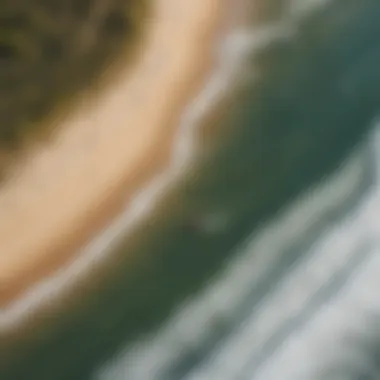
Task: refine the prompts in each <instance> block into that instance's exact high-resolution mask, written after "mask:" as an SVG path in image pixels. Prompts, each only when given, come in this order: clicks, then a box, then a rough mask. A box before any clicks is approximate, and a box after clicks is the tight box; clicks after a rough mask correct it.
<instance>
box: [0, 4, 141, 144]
mask: <svg viewBox="0 0 380 380" xmlns="http://www.w3.org/2000/svg"><path fill="white" fill-rule="evenodd" d="M145 4H146V1H145V0H1V5H0V151H2V150H4V149H5V150H9V149H10V150H13V149H14V148H17V147H19V146H20V144H21V143H22V141H24V140H25V139H27V138H28V137H30V136H33V135H34V133H35V132H36V131H38V130H39V131H40V130H41V128H42V125H44V124H47V123H42V122H43V120H44V119H45V118H46V117H47V116H48V115H50V114H51V113H52V112H53V110H54V109H55V108H56V107H57V106H58V105H60V104H61V103H62V102H63V103H64V102H65V100H70V102H71V101H72V100H75V97H73V95H75V94H78V93H79V92H80V91H81V90H83V89H85V88H87V87H88V86H90V85H92V84H94V83H95V82H96V81H95V78H98V77H99V74H100V73H101V72H102V71H103V70H104V69H105V68H106V67H107V66H108V65H109V64H111V63H112V62H114V60H115V58H116V57H117V56H118V54H119V55H120V53H121V52H125V51H126V50H129V49H124V46H126V44H127V45H128V46H132V45H135V44H133V42H134V41H136V37H137V36H139V31H140V29H141V25H142V18H143V15H144V14H145V13H144V12H145V11H146V7H145ZM48 124H49V125H50V123H48Z"/></svg>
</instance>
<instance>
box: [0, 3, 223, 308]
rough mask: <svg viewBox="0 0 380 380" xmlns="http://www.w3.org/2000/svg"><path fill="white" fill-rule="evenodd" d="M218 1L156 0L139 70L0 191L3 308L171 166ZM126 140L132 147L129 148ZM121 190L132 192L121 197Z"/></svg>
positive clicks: (67, 125)
mask: <svg viewBox="0 0 380 380" xmlns="http://www.w3.org/2000/svg"><path fill="white" fill-rule="evenodd" d="M219 6H220V1H219V0H192V1H191V2H190V1H188V2H178V1H176V0H157V17H156V19H155V20H154V25H153V29H154V31H153V33H152V39H151V40H150V41H149V42H148V44H149V45H148V46H149V48H147V49H146V50H145V52H144V56H143V57H142V61H141V62H139V64H138V66H137V67H136V69H135V71H133V72H132V73H129V72H127V73H125V74H123V75H121V76H120V80H119V82H118V83H117V84H115V85H114V86H112V88H110V89H109V91H108V92H107V93H106V94H104V96H102V99H101V100H102V103H99V104H98V103H97V101H95V102H94V104H90V105H88V107H89V108H90V110H91V115H88V114H87V113H86V107H84V108H83V110H79V112H78V113H77V114H75V115H73V116H72V117H70V118H68V119H66V120H65V121H64V122H63V123H62V124H63V128H62V133H60V135H59V139H57V140H56V141H54V143H51V144H49V146H47V147H46V148H44V149H43V150H42V151H40V152H38V154H35V155H34V156H32V157H31V158H30V159H29V161H28V162H27V164H26V166H25V167H24V168H23V170H22V172H20V175H19V176H18V177H17V178H15V179H14V180H12V181H10V182H8V183H5V184H4V185H3V187H2V188H1V189H0V209H1V210H2V212H1V214H0V251H1V252H6V255H2V256H1V258H0V268H1V270H0V291H1V293H0V305H1V307H2V308H4V306H6V305H7V304H9V303H10V302H11V301H13V300H14V299H15V298H17V296H20V295H21V294H22V292H23V289H26V288H28V287H29V286H30V285H31V284H32V283H34V282H36V281H37V280H39V279H40V278H41V277H44V276H46V275H48V274H49V273H51V272H52V271H53V270H54V268H57V267H58V266H59V265H60V264H62V263H64V262H65V261H67V260H68V259H69V257H68V254H69V252H73V251H74V250H73V248H74V247H78V246H80V245H81V244H83V243H84V242H85V241H86V238H87V237H88V236H90V235H91V234H93V232H94V231H96V230H98V229H99V228H100V227H101V226H102V225H104V220H105V218H109V217H112V214H114V213H115V212H116V210H117V209H118V208H119V207H120V205H123V204H124V203H125V202H126V201H128V198H127V197H128V196H133V195H134V193H136V192H137V190H138V189H139V188H141V187H142V186H143V185H144V184H145V183H146V181H147V180H148V178H150V177H151V176H152V175H153V174H154V173H157V171H160V170H161V169H162V168H163V167H164V166H165V163H167V161H168V159H169V157H168V156H169V154H170V146H171V143H172V139H173V135H174V130H175V129H176V125H174V124H175V122H176V120H175V119H178V117H179V114H180V110H181V109H182V108H183V106H184V103H186V101H187V100H188V98H189V97H190V96H191V94H192V93H193V92H194V87H195V86H196V85H197V84H196V83H194V82H195V78H197V77H199V76H200V74H201V73H202V72H204V71H205V67H204V66H205V64H206V63H207V59H206V60H205V57H206V58H207V56H208V54H205V50H204V49H205V48H207V49H209V43H210V39H213V38H214V31H215V27H216V23H217V20H218V11H217V10H218V7H219ZM173 20H176V22H175V23H173ZM194 23H197V24H198V25H203V27H202V28H194ZM173 36H178V37H177V38H173ZM194 57H199V59H198V60H195V59H194ZM163 89H164V90H163ZM163 91H164V92H163ZM127 113H128V116H127V115H126V114H127ZM126 120H128V121H129V122H130V123H131V125H133V128H130V129H128V128H126ZM126 141H133V148H134V149H131V148H130V147H131V144H129V146H128V149H125V148H124V146H125V145H126V144H125V142H126ZM157 147H159V149H157ZM68 152H70V154H68ZM147 157H148V159H147ZM94 189H96V191H94ZM120 192H122V194H124V197H122V199H120V198H119V199H118V200H115V199H116V198H118V196H117V194H120ZM57 205H59V207H60V209H59V212H57V211H58V209H57ZM83 226H87V227H89V226H90V228H87V227H86V228H84V227H83ZM19 236H22V239H21V238H19ZM53 251H54V255H51V253H52V252H53ZM37 268H42V271H41V270H38V269H37Z"/></svg>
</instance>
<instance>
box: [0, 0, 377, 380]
mask: <svg viewBox="0 0 380 380" xmlns="http://www.w3.org/2000/svg"><path fill="white" fill-rule="evenodd" d="M333 4H334V5H331V6H330V7H329V8H328V9H327V10H326V11H323V12H322V13H320V14H315V15H313V17H311V18H309V19H307V20H305V21H304V23H303V24H302V25H301V26H300V29H299V31H298V34H297V36H296V37H294V38H292V39H291V40H281V41H278V42H276V43H274V44H272V45H269V46H268V47H267V48H266V49H264V50H262V51H261V52H260V53H257V54H255V55H252V57H251V62H252V67H253V65H259V67H261V68H262V74H261V79H260V80H258V81H256V82H255V83H252V85H250V86H244V87H242V88H241V89H240V90H239V91H238V93H237V95H236V96H237V101H236V104H237V105H236V106H235V107H232V108H231V110H230V111H229V112H228V113H227V115H226V116H225V117H224V118H223V119H222V120H219V121H218V122H219V123H220V128H222V129H223V130H225V131H226V132H225V136H223V137H222V138H221V141H220V143H219V144H216V145H215V146H214V147H213V148H212V149H211V148H210V152H209V158H208V159H207V160H206V161H202V162H199V163H196V164H195V165H194V167H193V169H192V171H191V173H189V175H188V176H187V178H186V179H184V180H183V182H182V183H181V184H179V186H178V187H177V188H176V189H174V190H172V192H171V193H170V194H167V196H166V198H165V199H164V201H163V202H162V203H161V204H160V205H159V206H158V208H159V210H158V211H157V217H156V218H155V219H154V218H153V219H149V221H148V222H146V223H145V222H144V223H143V224H142V225H140V226H139V227H138V228H137V229H138V230H137V232H136V233H135V234H134V236H133V238H132V241H131V240H130V239H128V247H126V245H123V244H121V245H120V247H119V248H118V250H117V252H115V256H114V257H115V258H114V261H113V262H112V263H109V264H108V265H109V270H108V271H107V273H106V274H104V273H103V274H101V275H100V274H99V276H98V277H97V280H96V282H94V283H92V285H91V286H92V287H93V288H92V289H86V290H87V292H88V293H87V296H86V297H85V298H80V297H78V300H77V301H74V302H77V304H76V305H75V306H76V307H75V310H76V311H75V312H73V313H72V314H71V315H70V317H69V318H67V319H65V320H61V319H59V317H58V318H56V315H54V314H49V315H46V316H45V318H46V321H45V325H44V330H43V331H41V332H36V335H37V334H39V341H38V343H36V342H35V341H34V342H33V347H32V345H30V346H28V344H26V349H25V353H24V355H21V359H17V364H16V365H15V364H14V363H13V364H12V365H11V366H10V367H9V370H8V372H7V373H6V376H5V377H4V378H5V379H9V380H13V379H15V380H16V379H17V380H18V379H32V380H34V379H38V380H48V379H49V380H50V379H55V380H67V379H73V380H76V379H78V380H85V379H90V378H91V372H92V370H93V369H94V368H95V367H96V366H97V365H99V364H100V363H101V362H102V361H103V360H105V359H106V358H108V357H110V356H112V355H113V354H114V353H115V351H116V350H117V348H118V347H120V345H122V344H125V342H128V341H132V340H133V339H136V338H137V337H139V336H141V334H142V333H145V332H147V331H149V330H150V329H152V328H153V327H154V326H157V325H158V324H159V323H160V322H161V321H162V320H163V319H164V318H165V317H166V316H168V314H169V313H170V311H171V310H172V309H173V307H174V306H175V305H176V304H178V303H179V302H181V301H182V300H184V299H185V297H186V296H188V295H190V294H194V292H196V290H197V289H199V288H200V287H201V286H202V284H204V283H205V282H207V280H208V279H209V278H210V276H212V274H213V273H215V272H216V271H217V270H218V269H220V268H221V267H222V266H223V263H224V262H225V260H226V259H227V258H228V257H230V255H231V254H232V253H233V251H234V248H236V246H237V245H238V244H239V243H240V242H241V241H242V240H243V239H244V238H245V237H246V236H247V235H248V234H250V233H251V232H252V231H253V230H254V229H256V228H257V227H258V226H260V225H261V224H263V223H264V222H265V221H267V220H269V219H271V218H273V217H275V215H276V212H278V211H279V210H280V209H281V208H282V207H283V206H284V205H286V204H288V203H289V202H290V201H291V200H292V199H293V198H294V197H296V196H297V195H298V194H299V193H300V192H302V191H303V190H305V189H306V188H308V187H310V186H313V184H314V183H316V182H317V181H319V180H320V179H321V178H323V177H326V176H327V175H328V174H329V173H331V172H333V171H334V170H335V169H336V168H337V167H338V166H339V165H340V164H341V163H342V161H343V160H344V159H345V158H346V157H347V155H348V153H349V152H350V151H352V149H353V147H354V146H356V145H357V144H358V143H359V142H360V141H361V139H362V138H363V137H364V136H365V135H366V133H367V132H368V129H369V127H370V125H371V121H372V119H373V118H374V116H375V115H376V114H377V112H378V108H379V100H380V70H379V67H380V40H379V38H378V36H379V35H380V3H379V2H378V1H374V0H373V1H371V0H364V1H361V2H360V3H359V2H357V1H353V0H352V1H350V0H346V1H335V2H333ZM215 210H223V211H226V212H227V214H230V215H234V219H233V223H232V224H231V225H230V226H229V227H228V228H227V229H226V230H224V231H223V233H221V234H218V233H216V234H208V233H204V232H203V231H202V230H199V229H197V228H194V225H193V223H192V221H193V220H194V215H202V214H204V213H206V214H207V213H208V212H210V213H213V212H214V211H215ZM273 238H274V239H275V238H276V237H275V236H274V237H273ZM134 253H136V256H137V257H138V258H139V260H136V261H135V262H133V263H131V260H130V259H126V256H129V255H131V254H132V255H133V254H134ZM95 277H96V276H95V275H94V278H95ZM58 312H59V311H57V313H58ZM55 318H56V319H55ZM62 319H63V318H62ZM57 321H59V323H57ZM110 380H112V379H110Z"/></svg>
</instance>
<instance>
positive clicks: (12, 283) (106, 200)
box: [0, 0, 222, 309]
mask: <svg viewBox="0 0 380 380" xmlns="http://www.w3.org/2000/svg"><path fill="white" fill-rule="evenodd" d="M216 5H217V2H216V1H214V0H210V1H209V3H208V5H207V4H205V3H204V2H203V3H202V5H201V6H198V8H199V9H198V10H197V9H196V8H197V7H194V5H193V6H192V8H191V10H193V11H194V12H193V13H195V14H194V15H192V17H197V18H199V17H200V16H201V17H202V14H200V15H197V14H196V12H197V11H198V13H199V12H202V10H201V9H200V8H203V12H204V14H203V17H208V19H206V20H207V21H206V20H205V21H204V22H207V23H208V25H207V27H206V26H205V27H204V28H203V30H200V31H199V34H198V35H195V36H193V43H194V46H193V49H198V50H200V49H202V50H203V49H206V50H208V51H209V50H210V48H209V43H210V42H211V41H210V39H212V40H213V41H214V39H215V29H217V25H216V24H217V23H218V22H219V18H220V17H219V15H217V13H219V11H218V12H216V10H217V9H216ZM161 7H162V9H161V11H165V9H164V7H166V8H167V9H168V8H170V7H173V5H169V4H167V5H165V6H164V5H163V2H161ZM174 7H175V6H174ZM218 7H222V4H218ZM182 12H184V10H182ZM185 14H186V15H187V18H189V17H191V15H190V16H189V12H187V13H186V12H185ZM161 17H164V15H161ZM167 17H169V16H167ZM193 22H194V21H193ZM188 28H189V29H190V30H189V31H188V33H189V32H191V31H193V29H192V28H191V25H188ZM162 29H163V30H161V33H162V34H163V33H164V30H165V26H164V25H163V26H162ZM182 29H183V25H181V30H182ZM166 33H169V30H168V31H166ZM152 34H154V31H153V33H152ZM156 34H157V33H156ZM199 40H202V45H203V46H200V47H197V42H198V43H199ZM167 43H173V42H172V41H167ZM174 43H177V44H180V41H175V42H174ZM211 43H214V42H211ZM158 44H162V41H161V42H159V41H158V42H156V45H158ZM199 45H200V44H199ZM168 48H170V46H168ZM177 48H178V47H177ZM171 49H172V51H171V52H172V53H173V47H171ZM193 49H189V46H188V45H187V51H188V50H190V52H188V55H187V57H186V54H184V52H183V51H180V52H178V51H176V56H174V57H173V60H174V59H175V58H177V59H180V58H182V59H183V61H184V62H181V63H177V70H180V72H181V73H182V75H181V73H178V75H177V82H178V83H177V84H176V88H177V91H175V90H174V91H172V93H173V95H172V97H170V98H171V99H166V104H165V103H164V104H163V106H164V107H165V106H166V108H167V110H166V113H165V112H161V113H160V114H159V115H158V114H157V113H155V112H154V110H153V112H151V113H152V114H153V115H154V116H155V121H156V125H155V128H152V127H150V128H146V130H145V133H146V137H145V144H144V141H143V140H144V138H141V139H139V140H140V144H143V145H145V149H141V152H142V151H144V153H145V154H146V152H147V151H149V152H150V154H149V155H147V156H148V157H149V158H148V159H146V158H145V159H144V158H143V157H140V156H141V153H140V156H139V155H138V156H137V157H136V158H135V161H136V162H138V163H136V166H135V168H132V167H131V166H130V172H129V173H128V174H129V175H125V176H124V178H121V177H122V176H121V177H118V175H117V174H114V176H113V186H111V185H110V183H112V182H111V181H107V183H106V181H104V182H103V189H105V191H104V190H103V192H102V195H101V197H100V198H101V199H102V200H101V201H96V200H95V201H94V200H93V203H92V204H93V206H99V210H97V209H96V207H93V208H95V212H93V210H91V207H89V205H88V204H87V207H88V209H87V210H91V211H92V212H90V213H88V211H87V212H86V211H85V210H84V209H82V210H83V211H82V220H80V218H78V216H77V214H76V215H75V222H76V223H77V226H80V225H81V224H82V225H83V226H84V225H86V228H84V229H82V230H81V229H79V231H78V230H77V231H74V228H72V227H71V226H70V227H71V228H70V229H66V233H63V234H62V233H61V236H58V235H59V234H56V236H57V237H58V239H56V240H55V241H54V240H53V241H52V240H50V241H46V240H45V241H42V240H41V239H40V241H37V240H38V239H36V238H34V241H35V244H36V246H37V248H35V250H34V252H36V254H35V255H34V259H36V257H37V256H38V259H39V264H37V265H35V266H34V269H32V270H31V268H33V267H31V266H30V264H29V263H28V262H25V260H24V266H23V268H20V265H17V264H20V261H19V262H18V263H17V259H16V260H15V259H13V260H10V261H9V260H8V262H7V261H6V259H4V258H3V262H2V268H4V269H3V273H2V276H1V277H2V278H1V280H0V281H1V283H2V285H1V287H3V286H4V285H3V284H5V286H6V287H8V289H7V290H6V294H4V293H3V291H2V295H1V297H0V298H1V299H0V301H1V304H2V308H3V309H4V305H5V309H6V306H8V305H9V304H12V301H14V300H15V299H16V302H17V301H18V298H20V295H21V298H22V294H23V292H24V291H25V289H28V287H30V286H33V285H32V284H35V283H38V281H39V280H40V279H42V278H45V277H47V276H49V274H50V275H53V276H54V273H55V272H56V270H57V269H58V268H59V267H60V266H61V265H64V263H68V262H69V260H70V259H73V252H77V251H78V248H79V247H80V246H83V244H84V243H85V241H88V240H89V238H90V236H93V235H94V231H100V230H101V229H102V227H103V228H104V226H105V224H106V222H105V221H106V220H110V219H113V218H114V217H115V215H117V214H118V210H120V209H121V207H122V205H123V204H125V203H126V202H125V201H126V197H127V199H128V198H130V197H133V193H135V192H136V191H138V189H141V188H144V187H145V185H146V183H147V182H148V181H149V179H151V178H152V177H154V176H155V175H156V173H158V172H161V171H162V168H164V167H167V166H168V161H170V157H169V156H170V155H171V152H170V151H171V149H170V147H171V145H172V141H173V137H174V136H173V135H174V134H175V132H174V131H173V129H174V128H177V124H178V117H179V115H178V114H181V110H182V109H183V107H184V106H183V104H187V103H188V101H189V100H188V99H189V98H193V97H194V93H196V92H197V89H198V88H199V87H200V86H201V84H200V83H199V82H201V83H203V82H204V76H205V75H207V72H208V70H209V69H208V67H209V66H210V62H209V61H210V59H212V54H209V53H207V54H201V53H200V51H199V52H198V53H196V54H194V51H191V50H193ZM181 54H182V57H180V55H181ZM209 55H210V58H207V59H206V61H205V60H204V57H205V56H209ZM183 56H185V58H183ZM194 56H196V57H200V58H199V60H198V62H194ZM153 58H154V57H153ZM151 59H152V58H151ZM186 59H187V62H186ZM201 61H203V62H201ZM185 70H186V71H187V73H186V75H185V74H184V73H185ZM167 71H168V70H167ZM171 75H173V71H171ZM126 76H127V78H126V81H128V79H129V73H127V75H126ZM132 76H133V74H132ZM157 76H158V75H156V78H157ZM185 76H186V78H184V77H185ZM174 77H175V75H174ZM195 77H198V78H199V77H200V79H199V80H197V81H194V78H195ZM131 81H132V82H133V78H132V80H131ZM140 81H141V77H140ZM132 85H133V84H132ZM114 87H117V84H115V85H114ZM173 87H174V85H173ZM156 88H157V85H156ZM107 91H108V92H109V94H108V97H109V98H110V97H112V96H114V98H115V100H114V102H115V101H116V102H117V100H118V99H117V98H116V96H117V95H118V94H117V90H116V91H114V94H112V88H111V89H110V90H108V89H107ZM120 95H121V91H120V90H119V97H120ZM124 95H125V94H124ZM178 95H179V96H178ZM100 98H101V97H100ZM168 98H169V97H168ZM173 98H175V101H174V102H173ZM164 100H165V99H164ZM132 101H133V99H132ZM119 102H120V100H119ZM169 103H170V105H169ZM173 103H175V104H174V105H173ZM95 104H96V102H95ZM95 104H94V105H95ZM110 105H111V104H109V106H110ZM161 107H162V105H161ZM95 112H96V111H95ZM156 112H157V111H156ZM164 113H165V115H163V114H164ZM109 115H110V111H108V116H109ZM160 116H161V118H160ZM79 117H80V116H79ZM90 117H91V116H90ZM157 119H158V121H157ZM116 123H117V120H116V118H115V124H116ZM74 124H75V119H74ZM99 124H100V123H99ZM120 127H121V126H120ZM69 128H70V127H69ZM164 128H165V129H166V130H167V132H165V133H164V131H163V129H164ZM71 129H72V130H71V131H69V133H66V131H65V132H64V133H63V135H64V137H66V139H68V138H69V139H70V138H73V137H72V136H70V132H71V133H73V132H74V133H75V130H74V129H75V128H72V127H71ZM103 129H104V128H103ZM153 129H155V130H154V132H155V138H150V139H148V134H152V132H153ZM84 132H86V131H85V130H84ZM87 132H88V131H87ZM99 132H101V131H99ZM103 133H104V132H103ZM65 134H66V136H65ZM134 134H136V132H134ZM108 135H109V134H108ZM168 135H170V136H168ZM80 137H81V136H80V134H79V138H80ZM82 137H83V131H82ZM89 137H91V135H89ZM104 137H105V136H103V138H104ZM116 139H117V137H116V136H115V137H114V139H113V141H114V142H115V140H116ZM73 140H74V138H73ZM73 140H71V141H70V140H69V142H68V143H70V142H71V144H72V143H73V142H74V141H73ZM119 140H121V139H119ZM147 140H150V141H147ZM66 143H67V140H66ZM103 145H104V144H103ZM147 145H148V146H147ZM153 145H159V146H160V149H159V151H158V150H157V149H154V146H153ZM82 147H83V146H82ZM108 148H109V149H112V148H113V149H112V150H113V151H116V149H115V146H114V145H113V146H109V147H108ZM76 149H78V147H76ZM119 149H121V147H120V148H119ZM108 153H109V154H110V150H108ZM145 154H144V155H145ZM114 155H115V154H114ZM98 157H99V158H102V161H105V158H104V155H101V154H99V155H98ZM108 158H109V156H108ZM46 159H47V158H46ZM115 162H116V160H115ZM122 162H124V163H126V162H128V160H127V158H126V157H125V158H124V159H121V158H119V168H116V170H117V169H119V170H117V173H118V174H120V173H121V171H120V167H121V166H123V165H122V164H121V163H122ZM152 163H154V165H152ZM40 165H41V162H40ZM115 166H117V165H115ZM124 166H125V164H124ZM92 167H93V168H94V167H95V165H94V164H93V166H92ZM51 168H52V166H51ZM142 168H143V169H142ZM106 169H108V168H106ZM123 169H125V168H123ZM87 170H88V169H87ZM136 171H139V173H138V175H137V176H136V175H135V174H136ZM80 174H83V173H80ZM86 174H87V175H88V173H86ZM132 177H133V181H132ZM108 178H109V177H108ZM131 182H133V183H131ZM72 183H74V181H73V182H72ZM24 186H25V184H24ZM105 186H106V187H105ZM87 187H89V186H87ZM94 187H95V186H94ZM10 189H12V187H11V188H10ZM12 190H13V194H14V189H12ZM69 190H70V189H69ZM128 190H129V191H128ZM9 191H10V190H9ZM107 192H108V194H107ZM98 193H100V192H98ZM128 193H129V194H128ZM54 195H55V196H57V194H54ZM60 195H61V196H62V198H63V194H62V193H61V194H60ZM1 198H3V199H1ZM82 199H83V198H82ZM98 199H99V198H98ZM16 200H17V199H16ZM2 201H3V202H4V190H3V189H1V191H0V205H1V203H2ZM5 201H6V197H5ZM127 202H128V200H127ZM3 206H4V205H3ZM45 207H46V206H45ZM35 210H36V208H35ZM36 211H37V210H36ZM3 218H4V219H6V215H4V217H3ZM71 221H73V219H72V220H71ZM1 222H2V221H1V220H0V233H1V235H2V236H1V237H2V239H1V240H0V241H1V242H2V244H3V245H4V241H5V244H6V243H7V240H6V239H3V237H5V236H7V237H8V236H9V235H6V233H7V232H8V231H9V228H11V227H9V224H8V225H7V226H6V227H8V231H7V230H6V229H5V231H4V225H2V223H1ZM44 223H46V221H45V222H44ZM41 224H42V223H41ZM66 225H67V224H66ZM27 227H29V226H27ZM61 230H62V229H61ZM43 232H45V231H43ZM30 234H32V233H30ZM33 235H34V236H35V235H36V234H35V233H34V234H33ZM62 235H63V236H62ZM70 235H71V236H70ZM25 240H27V239H25ZM25 240H24V239H23V241H25ZM68 242H69V243H68ZM11 243H12V242H9V241H8V244H9V246H10V247H11V248H13V255H12V256H13V257H14V256H15V254H14V253H16V255H17V251H18V252H22V249H24V250H26V246H28V248H29V247H30V244H29V245H28V244H26V243H24V246H21V247H17V246H16V247H12V245H11ZM38 246H39V247H38ZM17 248H18V250H17ZM52 249H55V250H56V249H59V250H60V251H59V252H57V251H55V254H54V257H53V256H51V255H50V254H49V252H51V251H52ZM2 250H5V251H7V250H6V248H3V249H2ZM7 252H9V250H8V251H7ZM28 256H29V260H31V255H30V251H29V250H28ZM32 256H33V255H32ZM25 257H26V254H24V258H25ZM37 267H39V270H37ZM12 268H13V271H12ZM4 273H6V274H4ZM21 278H22V279H21ZM17 280H18V281H17ZM20 280H21V281H20Z"/></svg>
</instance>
